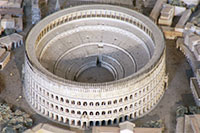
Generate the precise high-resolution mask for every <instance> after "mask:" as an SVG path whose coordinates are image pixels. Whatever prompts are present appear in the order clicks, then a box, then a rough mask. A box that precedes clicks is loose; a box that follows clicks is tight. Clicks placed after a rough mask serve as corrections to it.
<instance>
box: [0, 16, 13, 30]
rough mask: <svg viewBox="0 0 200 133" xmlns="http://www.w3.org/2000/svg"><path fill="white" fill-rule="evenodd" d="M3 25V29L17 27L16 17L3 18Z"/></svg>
mask: <svg viewBox="0 0 200 133" xmlns="http://www.w3.org/2000/svg"><path fill="white" fill-rule="evenodd" d="M1 27H2V28H3V29H15V19H14V18H11V17H10V18H3V19H2V20H1Z"/></svg>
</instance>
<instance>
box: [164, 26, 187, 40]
mask: <svg viewBox="0 0 200 133" xmlns="http://www.w3.org/2000/svg"><path fill="white" fill-rule="evenodd" d="M161 29H162V31H163V33H164V35H165V38H166V39H170V40H171V39H172V40H173V39H176V38H177V37H182V36H183V33H182V32H179V31H175V30H174V28H173V27H169V26H161Z"/></svg>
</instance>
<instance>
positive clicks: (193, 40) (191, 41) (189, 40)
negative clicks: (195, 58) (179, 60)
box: [184, 32, 200, 52]
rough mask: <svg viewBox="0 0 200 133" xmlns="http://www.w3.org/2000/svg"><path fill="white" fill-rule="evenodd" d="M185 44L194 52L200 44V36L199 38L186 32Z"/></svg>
mask: <svg viewBox="0 0 200 133" xmlns="http://www.w3.org/2000/svg"><path fill="white" fill-rule="evenodd" d="M184 43H185V45H186V46H188V47H189V49H190V50H191V51H192V52H193V51H194V46H195V45H197V44H200V36H198V35H196V34H194V33H190V32H186V33H185V38H184Z"/></svg>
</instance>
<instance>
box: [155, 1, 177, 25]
mask: <svg viewBox="0 0 200 133" xmlns="http://www.w3.org/2000/svg"><path fill="white" fill-rule="evenodd" d="M173 17H174V6H171V5H168V4H164V5H163V8H162V10H161V15H160V18H159V20H158V23H159V24H161V25H167V26H170V25H171V24H172V20H173Z"/></svg>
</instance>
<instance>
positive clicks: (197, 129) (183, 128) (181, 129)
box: [176, 114, 200, 133]
mask: <svg viewBox="0 0 200 133" xmlns="http://www.w3.org/2000/svg"><path fill="white" fill-rule="evenodd" d="M176 121H177V124H176V133H200V115H197V114H196V115H185V116H184V117H178V118H177V120H176Z"/></svg>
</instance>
